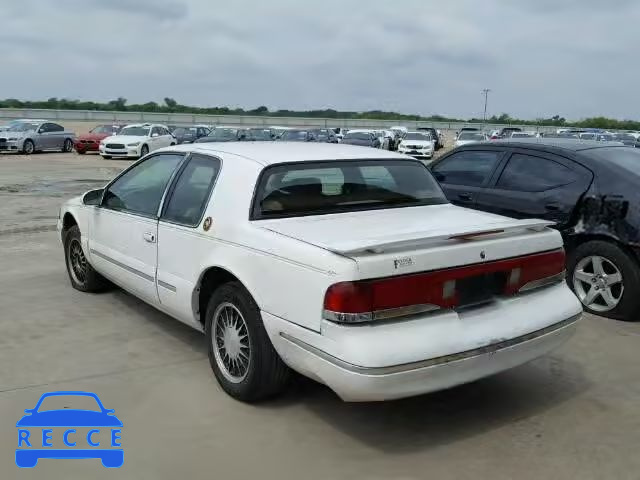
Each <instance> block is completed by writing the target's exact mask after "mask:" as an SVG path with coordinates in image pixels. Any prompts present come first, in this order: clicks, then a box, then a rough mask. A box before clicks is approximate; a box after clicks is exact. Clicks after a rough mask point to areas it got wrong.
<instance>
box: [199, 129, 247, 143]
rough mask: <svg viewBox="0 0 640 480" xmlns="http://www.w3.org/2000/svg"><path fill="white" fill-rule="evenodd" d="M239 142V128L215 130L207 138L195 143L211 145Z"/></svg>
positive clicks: (201, 138)
mask: <svg viewBox="0 0 640 480" xmlns="http://www.w3.org/2000/svg"><path fill="white" fill-rule="evenodd" d="M237 141H238V129H237V128H214V129H213V130H211V133H210V134H209V135H207V136H206V137H200V138H199V139H197V140H196V141H195V142H194V143H209V142H237Z"/></svg>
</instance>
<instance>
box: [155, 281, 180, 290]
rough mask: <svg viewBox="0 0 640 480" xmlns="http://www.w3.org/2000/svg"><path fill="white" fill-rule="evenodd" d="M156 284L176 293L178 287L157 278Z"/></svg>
mask: <svg viewBox="0 0 640 480" xmlns="http://www.w3.org/2000/svg"><path fill="white" fill-rule="evenodd" d="M158 286H159V287H162V288H165V289H167V290H169V291H171V292H173V293H176V292H177V291H178V289H177V288H176V287H174V286H173V285H171V284H170V283H167V282H163V281H162V280H158Z"/></svg>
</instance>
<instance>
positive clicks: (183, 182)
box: [157, 153, 221, 328]
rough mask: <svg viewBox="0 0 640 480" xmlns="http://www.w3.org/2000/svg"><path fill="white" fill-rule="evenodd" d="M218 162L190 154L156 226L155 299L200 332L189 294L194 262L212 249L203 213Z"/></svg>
mask: <svg viewBox="0 0 640 480" xmlns="http://www.w3.org/2000/svg"><path fill="white" fill-rule="evenodd" d="M220 166H221V161H220V159H219V158H217V157H213V156H208V155H203V154H197V153H194V154H191V155H190V156H189V158H188V159H187V161H186V162H185V163H184V165H183V166H182V168H181V169H180V172H179V174H178V175H177V178H176V180H175V181H174V182H173V185H172V186H171V188H170V189H169V192H168V193H167V199H166V201H165V205H164V207H163V211H162V214H161V216H160V222H159V224H158V278H157V283H158V295H159V298H160V303H161V304H162V307H163V308H164V309H165V310H166V311H167V312H168V313H170V314H172V315H174V316H175V317H177V318H179V319H180V320H181V321H183V322H185V323H187V324H190V325H193V326H196V327H197V328H200V325H199V324H198V323H197V322H196V321H195V319H194V315H193V308H192V303H191V301H192V293H193V291H194V288H195V286H196V282H197V279H198V277H199V274H200V268H201V265H200V263H198V261H197V260H198V259H199V258H202V257H204V256H205V255H206V254H207V252H208V251H210V249H211V248H212V239H211V238H207V237H206V236H204V235H203V234H205V233H206V232H207V231H208V230H209V228H210V226H211V224H212V223H213V225H214V227H215V220H211V219H209V220H207V222H208V225H207V226H204V225H203V217H204V212H205V210H206V208H207V205H208V203H209V198H210V196H211V192H212V190H213V188H214V184H215V181H216V178H217V176H218V173H219V171H220Z"/></svg>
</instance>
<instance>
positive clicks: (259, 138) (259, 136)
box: [238, 128, 273, 142]
mask: <svg viewBox="0 0 640 480" xmlns="http://www.w3.org/2000/svg"><path fill="white" fill-rule="evenodd" d="M238 140H240V141H241V142H270V141H272V140H273V135H272V134H271V130H270V129H268V128H247V129H245V130H240V131H239V132H238Z"/></svg>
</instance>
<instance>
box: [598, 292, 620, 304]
mask: <svg viewBox="0 0 640 480" xmlns="http://www.w3.org/2000/svg"><path fill="white" fill-rule="evenodd" d="M600 295H601V296H602V299H603V300H604V302H605V303H606V304H607V307H610V308H613V307H615V306H616V305H617V304H618V300H616V299H615V298H614V296H613V294H612V293H611V289H609V288H605V289H604V290H602V292H601V293H600Z"/></svg>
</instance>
